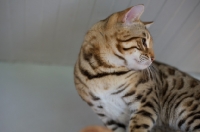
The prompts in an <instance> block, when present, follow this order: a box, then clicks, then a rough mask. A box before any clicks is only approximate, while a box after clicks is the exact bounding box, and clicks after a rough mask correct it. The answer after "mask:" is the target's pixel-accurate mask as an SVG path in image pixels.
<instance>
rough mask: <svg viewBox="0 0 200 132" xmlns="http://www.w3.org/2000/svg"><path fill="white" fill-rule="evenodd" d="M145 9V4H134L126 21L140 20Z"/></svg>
mask: <svg viewBox="0 0 200 132" xmlns="http://www.w3.org/2000/svg"><path fill="white" fill-rule="evenodd" d="M143 11H144V6H143V5H137V6H133V7H132V8H131V9H130V10H129V11H128V12H127V13H126V15H125V17H124V21H125V22H132V21H134V20H138V19H139V18H140V16H141V15H142V13H143Z"/></svg>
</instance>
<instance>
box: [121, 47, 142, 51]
mask: <svg viewBox="0 0 200 132" xmlns="http://www.w3.org/2000/svg"><path fill="white" fill-rule="evenodd" d="M134 48H136V49H138V50H139V48H138V47H136V46H132V47H129V48H123V50H125V51H127V50H131V49H134Z"/></svg>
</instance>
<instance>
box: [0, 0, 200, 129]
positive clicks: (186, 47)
mask: <svg viewBox="0 0 200 132" xmlns="http://www.w3.org/2000/svg"><path fill="white" fill-rule="evenodd" d="M199 3H200V1H199V0H0V132H27V131H28V132H36V131H37V132H46V131H48V132H55V131H56V132H77V131H78V130H80V129H81V128H82V127H84V126H86V125H92V124H101V121H100V120H99V119H98V118H97V117H96V116H95V114H94V113H93V112H92V111H91V110H90V108H89V107H88V106H87V105H86V104H85V103H83V102H82V101H81V99H80V97H79V96H78V95H77V93H76V90H75V87H74V84H73V66H74V64H75V61H76V59H77V55H78V52H79V49H80V46H81V43H82V41H83V37H84V34H85V33H86V32H87V30H88V29H89V28H90V27H91V26H92V25H93V24H94V23H95V22H97V21H99V20H102V19H104V18H106V17H107V16H109V15H110V14H112V13H114V12H117V11H120V10H124V9H126V8H128V7H130V6H133V5H137V4H144V6H145V11H144V13H143V15H142V17H141V19H142V20H143V21H154V24H153V25H152V26H151V27H150V29H149V30H150V33H151V34H152V36H153V38H154V49H155V56H156V60H158V61H161V62H165V63H167V64H170V65H173V66H176V67H178V68H179V69H181V70H183V71H185V72H188V73H190V74H192V75H193V76H195V77H197V78H199V77H200V76H199V73H200V43H199V42H200V4H199Z"/></svg>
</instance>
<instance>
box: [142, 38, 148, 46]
mask: <svg viewBox="0 0 200 132" xmlns="http://www.w3.org/2000/svg"><path fill="white" fill-rule="evenodd" d="M142 44H143V45H144V46H145V47H147V43H146V39H145V38H142Z"/></svg>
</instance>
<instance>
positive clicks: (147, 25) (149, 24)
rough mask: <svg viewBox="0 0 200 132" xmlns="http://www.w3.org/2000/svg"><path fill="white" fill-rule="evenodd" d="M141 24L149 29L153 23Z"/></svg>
mask: <svg viewBox="0 0 200 132" xmlns="http://www.w3.org/2000/svg"><path fill="white" fill-rule="evenodd" d="M143 24H144V25H145V26H146V28H149V27H150V26H151V25H152V24H153V22H143Z"/></svg>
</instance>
